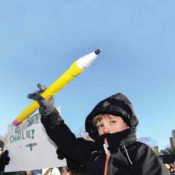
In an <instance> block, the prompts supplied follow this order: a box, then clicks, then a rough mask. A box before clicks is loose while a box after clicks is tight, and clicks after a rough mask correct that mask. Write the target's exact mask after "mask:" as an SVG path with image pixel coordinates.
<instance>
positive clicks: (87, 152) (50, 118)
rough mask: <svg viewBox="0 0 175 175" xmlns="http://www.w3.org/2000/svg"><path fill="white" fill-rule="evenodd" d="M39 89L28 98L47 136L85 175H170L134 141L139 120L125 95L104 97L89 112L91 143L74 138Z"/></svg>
mask: <svg viewBox="0 0 175 175" xmlns="http://www.w3.org/2000/svg"><path fill="white" fill-rule="evenodd" d="M38 87H39V89H40V90H39V91H36V92H34V93H32V94H29V95H28V98H30V99H33V100H36V101H38V103H39V105H40V109H39V111H40V114H41V122H42V123H43V125H44V127H45V129H46V132H47V134H48V135H49V137H50V138H51V139H52V140H53V141H54V142H55V144H56V145H57V146H58V147H59V149H60V151H61V152H63V153H64V154H65V155H66V157H68V158H71V159H73V160H75V161H77V162H78V163H80V164H82V165H84V167H86V171H87V174H88V175H169V172H168V169H167V168H166V167H165V165H164V164H163V163H162V162H161V161H160V159H159V157H158V156H157V155H156V154H155V153H154V152H153V150H152V149H151V148H150V147H149V146H147V145H146V144H144V143H140V142H138V141H137V139H136V127H137V125H138V119H137V117H136V113H135V111H134V108H133V105H132V103H131V102H130V100H129V99H128V98H127V97H126V96H125V95H124V94H121V93H116V94H114V95H112V96H109V97H107V98H106V99H104V100H102V101H100V102H99V103H98V104H97V105H96V106H95V107H94V109H93V110H92V111H91V112H90V114H89V115H88V116H87V118H86V121H85V128H86V131H87V132H88V133H89V136H90V137H91V138H92V139H93V140H94V141H87V140H85V139H83V138H76V137H75V135H74V134H73V133H72V132H71V131H70V129H69V128H68V126H67V125H66V124H65V123H64V120H63V119H62V117H61V116H60V114H59V112H58V111H57V109H56V108H55V107H54V103H53V99H51V100H50V101H46V100H45V99H44V98H43V97H42V96H40V93H41V92H43V91H44V90H45V88H44V86H42V85H41V84H38ZM74 116H75V115H74ZM70 117H71V116H70ZM75 120H76V118H75Z"/></svg>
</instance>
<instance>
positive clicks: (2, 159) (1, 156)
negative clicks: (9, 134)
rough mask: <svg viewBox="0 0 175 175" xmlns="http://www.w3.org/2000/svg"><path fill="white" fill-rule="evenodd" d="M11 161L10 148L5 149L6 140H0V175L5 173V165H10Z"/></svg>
mask: <svg viewBox="0 0 175 175" xmlns="http://www.w3.org/2000/svg"><path fill="white" fill-rule="evenodd" d="M9 161H10V158H9V156H8V150H5V151H4V142H3V141H2V140H0V175H2V174H4V169H5V165H8V164H9Z"/></svg>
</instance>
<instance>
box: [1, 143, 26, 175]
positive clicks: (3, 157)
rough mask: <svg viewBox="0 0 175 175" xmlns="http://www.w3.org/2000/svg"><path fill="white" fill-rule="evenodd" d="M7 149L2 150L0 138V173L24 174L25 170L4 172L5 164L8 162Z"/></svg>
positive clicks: (7, 174) (2, 145)
mask: <svg viewBox="0 0 175 175" xmlns="http://www.w3.org/2000/svg"><path fill="white" fill-rule="evenodd" d="M9 161H10V157H9V155H8V150H5V151H4V142H3V141H2V140H0V175H26V171H16V172H4V169H5V166H6V165H8V164H9Z"/></svg>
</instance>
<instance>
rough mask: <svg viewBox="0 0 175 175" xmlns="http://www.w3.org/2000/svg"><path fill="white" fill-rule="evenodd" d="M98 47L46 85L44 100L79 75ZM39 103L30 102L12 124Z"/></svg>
mask: <svg viewBox="0 0 175 175" xmlns="http://www.w3.org/2000/svg"><path fill="white" fill-rule="evenodd" d="M99 53H100V49H98V50H96V51H94V52H91V53H90V54H88V55H85V56H84V57H81V58H79V59H78V60H76V61H75V62H74V63H73V64H72V65H71V66H70V67H69V69H68V70H67V71H66V72H64V73H63V74H62V75H61V76H60V77H59V78H58V79H57V80H56V81H55V82H54V83H53V84H52V85H51V86H50V87H48V88H47V89H46V90H45V91H44V92H43V93H42V94H41V96H42V97H44V98H45V99H46V100H50V99H51V98H52V97H53V96H54V95H55V94H56V93H57V92H59V91H60V90H61V89H63V88H64V87H65V86H66V85H67V84H68V83H69V82H70V81H72V80H73V79H74V77H76V76H77V75H79V74H80V73H81V72H82V71H83V70H84V69H85V68H86V67H88V66H89V65H90V64H91V63H92V62H93V61H94V60H95V59H96V58H97V56H98V54H99ZM39 107H40V106H39V104H38V102H37V101H34V102H33V103H31V104H30V105H29V106H28V107H27V108H26V109H24V110H23V111H22V113H21V114H20V115H19V116H18V117H17V118H16V119H15V120H14V121H13V125H15V126H18V125H20V124H21V123H22V122H23V121H24V120H25V119H27V118H28V117H29V116H30V115H31V114H33V113H34V112H35V111H36V110H37V109H38V108H39Z"/></svg>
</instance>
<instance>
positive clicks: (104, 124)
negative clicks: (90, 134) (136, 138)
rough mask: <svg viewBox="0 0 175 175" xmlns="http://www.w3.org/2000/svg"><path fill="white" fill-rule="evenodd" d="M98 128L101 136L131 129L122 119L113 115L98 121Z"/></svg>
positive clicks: (106, 115)
mask: <svg viewBox="0 0 175 175" xmlns="http://www.w3.org/2000/svg"><path fill="white" fill-rule="evenodd" d="M96 127H97V130H98V133H99V135H103V134H107V133H110V134H112V133H116V132H120V131H123V130H125V129H127V128H129V126H128V125H127V124H126V123H125V122H124V120H123V119H122V118H121V117H119V116H114V115H111V114H105V115H104V117H102V119H101V120H100V121H97V123H96Z"/></svg>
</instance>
